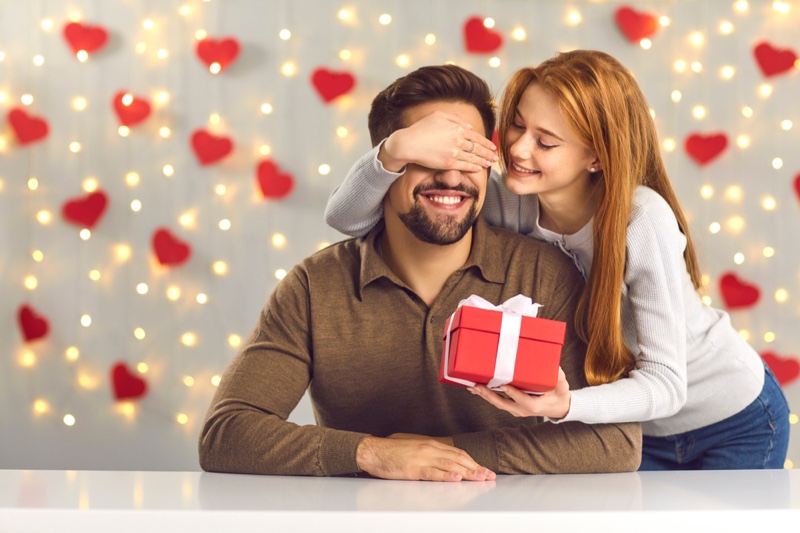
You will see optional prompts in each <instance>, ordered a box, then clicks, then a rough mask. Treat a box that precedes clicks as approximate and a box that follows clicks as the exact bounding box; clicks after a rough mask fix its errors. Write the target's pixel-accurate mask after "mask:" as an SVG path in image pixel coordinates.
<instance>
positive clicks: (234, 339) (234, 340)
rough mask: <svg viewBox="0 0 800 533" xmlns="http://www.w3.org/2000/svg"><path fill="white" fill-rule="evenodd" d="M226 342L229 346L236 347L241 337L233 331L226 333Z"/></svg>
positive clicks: (239, 343)
mask: <svg viewBox="0 0 800 533" xmlns="http://www.w3.org/2000/svg"><path fill="white" fill-rule="evenodd" d="M228 344H229V345H230V346H231V348H238V347H239V346H240V345H241V344H242V338H241V337H240V336H239V335H236V334H235V333H231V334H230V335H228Z"/></svg>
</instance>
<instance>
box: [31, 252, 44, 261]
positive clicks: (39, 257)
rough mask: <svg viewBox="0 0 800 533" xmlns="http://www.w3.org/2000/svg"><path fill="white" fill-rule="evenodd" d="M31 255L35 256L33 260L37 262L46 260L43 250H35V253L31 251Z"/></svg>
mask: <svg viewBox="0 0 800 533" xmlns="http://www.w3.org/2000/svg"><path fill="white" fill-rule="evenodd" d="M31 257H33V260H34V261H36V262H37V263H41V262H42V261H43V260H44V253H43V252H42V251H41V250H34V251H33V253H31Z"/></svg>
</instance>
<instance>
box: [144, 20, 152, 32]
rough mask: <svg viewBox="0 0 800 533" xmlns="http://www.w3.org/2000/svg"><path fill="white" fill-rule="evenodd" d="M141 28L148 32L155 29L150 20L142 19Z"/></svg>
mask: <svg viewBox="0 0 800 533" xmlns="http://www.w3.org/2000/svg"><path fill="white" fill-rule="evenodd" d="M142 27H143V28H144V29H146V30H147V31H150V30H152V29H153V28H154V27H155V23H154V22H153V21H152V20H151V19H144V21H143V22H142Z"/></svg>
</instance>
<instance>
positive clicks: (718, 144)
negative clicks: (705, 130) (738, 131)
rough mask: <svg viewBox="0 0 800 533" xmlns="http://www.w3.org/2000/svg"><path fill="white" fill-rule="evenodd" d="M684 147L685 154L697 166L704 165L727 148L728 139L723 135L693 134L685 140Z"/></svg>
mask: <svg viewBox="0 0 800 533" xmlns="http://www.w3.org/2000/svg"><path fill="white" fill-rule="evenodd" d="M684 146H685V148H686V153H688V154H689V156H690V157H691V158H692V159H694V160H695V162H696V163H697V164H698V165H705V164H707V163H709V162H711V160H713V159H714V158H715V157H717V156H718V155H719V154H721V153H722V152H723V151H724V150H725V148H726V147H727V146H728V137H727V136H726V135H725V134H724V133H715V134H709V135H702V134H700V133H693V134H691V135H689V136H688V137H687V138H686V143H685V144H684Z"/></svg>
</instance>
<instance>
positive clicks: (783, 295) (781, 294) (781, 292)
mask: <svg viewBox="0 0 800 533" xmlns="http://www.w3.org/2000/svg"><path fill="white" fill-rule="evenodd" d="M788 299H789V291H787V290H786V289H778V290H776V291H775V301H776V302H778V303H784V302H786V300H788Z"/></svg>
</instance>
